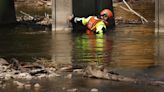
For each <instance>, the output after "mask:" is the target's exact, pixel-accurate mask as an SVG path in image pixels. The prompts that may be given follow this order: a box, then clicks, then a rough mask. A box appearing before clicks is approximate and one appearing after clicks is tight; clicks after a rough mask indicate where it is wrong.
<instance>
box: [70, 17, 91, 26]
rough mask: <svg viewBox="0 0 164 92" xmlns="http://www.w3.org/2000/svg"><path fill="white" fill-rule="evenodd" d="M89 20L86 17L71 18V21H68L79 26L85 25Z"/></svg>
mask: <svg viewBox="0 0 164 92" xmlns="http://www.w3.org/2000/svg"><path fill="white" fill-rule="evenodd" d="M90 18H91V17H88V18H84V17H82V18H80V17H72V19H70V20H71V22H72V23H79V24H83V25H86V24H87V23H88V21H89V19H90Z"/></svg>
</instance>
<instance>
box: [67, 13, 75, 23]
mask: <svg viewBox="0 0 164 92" xmlns="http://www.w3.org/2000/svg"><path fill="white" fill-rule="evenodd" d="M67 19H68V21H69V22H71V23H73V21H74V15H71V16H68V18H67Z"/></svg>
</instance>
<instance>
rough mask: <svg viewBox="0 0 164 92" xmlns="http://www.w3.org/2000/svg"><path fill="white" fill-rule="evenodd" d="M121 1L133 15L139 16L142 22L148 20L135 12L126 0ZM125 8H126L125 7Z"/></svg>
mask: <svg viewBox="0 0 164 92" xmlns="http://www.w3.org/2000/svg"><path fill="white" fill-rule="evenodd" d="M123 2H124V4H125V5H126V6H127V7H128V9H129V10H130V11H131V12H132V13H134V14H135V15H137V16H138V17H140V18H141V21H142V23H144V22H148V20H147V19H146V18H144V17H143V16H141V15H140V14H139V13H137V12H136V11H134V10H133V9H132V8H131V7H130V6H129V5H128V4H127V2H126V1H125V0H123ZM124 9H125V8H124ZM126 10H127V9H126Z"/></svg>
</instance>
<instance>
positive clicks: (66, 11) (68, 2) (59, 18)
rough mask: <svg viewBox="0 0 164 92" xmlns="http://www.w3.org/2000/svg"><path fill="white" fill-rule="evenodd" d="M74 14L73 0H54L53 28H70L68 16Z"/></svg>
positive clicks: (63, 29) (57, 29)
mask: <svg viewBox="0 0 164 92" xmlns="http://www.w3.org/2000/svg"><path fill="white" fill-rule="evenodd" d="M70 15H72V0H52V18H53V24H52V30H53V31H54V30H55V31H65V30H70V27H69V22H68V16H70Z"/></svg>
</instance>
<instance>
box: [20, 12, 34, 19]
mask: <svg viewBox="0 0 164 92" xmlns="http://www.w3.org/2000/svg"><path fill="white" fill-rule="evenodd" d="M20 13H21V14H23V15H26V16H28V17H29V18H30V19H31V20H33V19H34V17H33V16H31V15H30V14H27V13H25V12H23V11H20Z"/></svg>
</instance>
